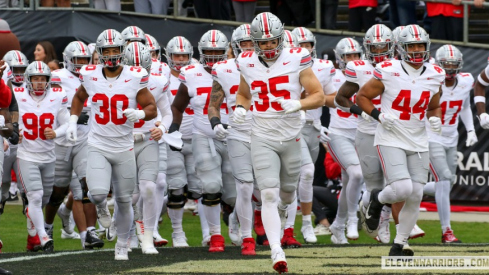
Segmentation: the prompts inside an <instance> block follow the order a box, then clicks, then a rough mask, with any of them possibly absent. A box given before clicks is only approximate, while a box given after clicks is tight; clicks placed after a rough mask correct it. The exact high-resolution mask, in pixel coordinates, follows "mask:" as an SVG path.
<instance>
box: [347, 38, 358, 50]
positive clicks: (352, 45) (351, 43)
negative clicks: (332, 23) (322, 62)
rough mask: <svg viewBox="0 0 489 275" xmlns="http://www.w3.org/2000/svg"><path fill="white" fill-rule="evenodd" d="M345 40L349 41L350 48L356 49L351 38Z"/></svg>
mask: <svg viewBox="0 0 489 275" xmlns="http://www.w3.org/2000/svg"><path fill="white" fill-rule="evenodd" d="M346 40H347V41H348V42H349V43H350V47H351V50H352V51H356V49H355V43H353V40H351V38H347V39H346Z"/></svg>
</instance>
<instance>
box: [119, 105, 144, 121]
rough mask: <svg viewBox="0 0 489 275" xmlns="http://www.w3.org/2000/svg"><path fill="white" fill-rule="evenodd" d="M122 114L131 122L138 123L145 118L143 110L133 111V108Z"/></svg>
mask: <svg viewBox="0 0 489 275" xmlns="http://www.w3.org/2000/svg"><path fill="white" fill-rule="evenodd" d="M122 113H123V114H124V115H125V116H126V117H127V119H129V121H131V122H138V121H139V120H140V119H144V117H145V116H146V114H145V113H144V111H143V110H135V109H133V108H127V109H125V110H124V112H122Z"/></svg>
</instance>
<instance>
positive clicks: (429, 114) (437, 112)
mask: <svg viewBox="0 0 489 275" xmlns="http://www.w3.org/2000/svg"><path fill="white" fill-rule="evenodd" d="M432 116H435V117H440V118H441V108H440V107H438V108H434V109H431V110H428V111H426V117H427V118H430V117H432Z"/></svg>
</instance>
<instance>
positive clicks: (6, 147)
mask: <svg viewBox="0 0 489 275" xmlns="http://www.w3.org/2000/svg"><path fill="white" fill-rule="evenodd" d="M8 147H9V146H8V141H7V140H6V139H3V151H4V152H7V150H8Z"/></svg>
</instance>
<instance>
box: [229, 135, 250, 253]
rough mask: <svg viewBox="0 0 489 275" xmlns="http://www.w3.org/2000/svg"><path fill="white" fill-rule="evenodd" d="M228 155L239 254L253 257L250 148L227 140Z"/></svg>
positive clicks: (247, 145) (242, 143)
mask: <svg viewBox="0 0 489 275" xmlns="http://www.w3.org/2000/svg"><path fill="white" fill-rule="evenodd" d="M227 147H228V153H229V159H230V161H231V168H232V171H233V176H234V179H235V186H236V192H237V197H236V205H235V208H234V211H235V213H236V214H237V216H238V220H239V230H240V234H241V238H242V242H243V244H242V247H241V254H243V255H255V254H256V252H255V240H254V239H253V236H252V234H251V227H252V221H253V206H252V204H251V199H252V194H253V181H254V179H253V166H252V163H251V146H250V144H249V143H246V142H242V141H239V140H234V139H230V140H228V146H227Z"/></svg>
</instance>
